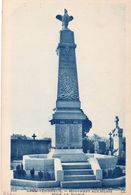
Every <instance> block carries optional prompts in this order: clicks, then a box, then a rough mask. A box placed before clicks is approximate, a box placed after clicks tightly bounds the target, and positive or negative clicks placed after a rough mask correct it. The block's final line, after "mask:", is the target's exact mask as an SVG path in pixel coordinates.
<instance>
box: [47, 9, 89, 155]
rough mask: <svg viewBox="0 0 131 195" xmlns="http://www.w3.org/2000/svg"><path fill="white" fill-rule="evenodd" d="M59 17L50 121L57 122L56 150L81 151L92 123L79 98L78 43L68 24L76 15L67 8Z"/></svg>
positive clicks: (54, 123)
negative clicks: (52, 111) (56, 59)
mask: <svg viewBox="0 0 131 195" xmlns="http://www.w3.org/2000/svg"><path fill="white" fill-rule="evenodd" d="M56 18H57V19H58V20H60V21H61V22H62V29H61V31H60V43H59V44H58V47H57V54H58V55H59V68H58V88H57V100H56V109H55V112H54V114H53V118H52V120H51V121H50V122H51V124H52V125H55V141H56V143H55V148H56V150H57V152H58V151H59V152H60V151H61V149H65V151H66V152H71V151H72V152H73V153H74V152H78V151H81V152H82V134H83V132H84V131H86V132H88V131H89V129H90V128H91V126H92V123H91V121H90V120H89V119H88V117H87V116H86V115H85V114H84V112H83V110H82V109H81V102H80V98H79V87H78V78H77V66H76V55H75V49H76V44H75V41H74V32H73V31H71V30H70V29H69V28H68V25H69V22H70V21H71V20H73V16H69V15H68V12H67V10H66V9H65V10H64V15H63V16H61V15H57V16H56Z"/></svg>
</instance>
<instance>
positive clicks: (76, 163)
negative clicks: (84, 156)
mask: <svg viewBox="0 0 131 195" xmlns="http://www.w3.org/2000/svg"><path fill="white" fill-rule="evenodd" d="M63 165H91V164H90V163H88V162H67V163H66V162H65V163H62V166H63Z"/></svg>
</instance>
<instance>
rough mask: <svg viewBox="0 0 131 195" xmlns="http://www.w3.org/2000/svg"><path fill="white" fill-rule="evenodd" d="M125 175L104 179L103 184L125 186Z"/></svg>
mask: <svg viewBox="0 0 131 195" xmlns="http://www.w3.org/2000/svg"><path fill="white" fill-rule="evenodd" d="M125 180H126V178H125V176H122V177H119V178H113V179H103V180H102V186H103V187H120V186H125Z"/></svg>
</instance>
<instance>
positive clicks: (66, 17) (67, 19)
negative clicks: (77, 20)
mask: <svg viewBox="0 0 131 195" xmlns="http://www.w3.org/2000/svg"><path fill="white" fill-rule="evenodd" d="M56 18H57V19H58V20H60V21H62V30H66V29H68V24H69V22H70V21H71V20H73V16H69V15H68V11H67V10H66V9H64V15H63V16H62V15H57V16H56Z"/></svg>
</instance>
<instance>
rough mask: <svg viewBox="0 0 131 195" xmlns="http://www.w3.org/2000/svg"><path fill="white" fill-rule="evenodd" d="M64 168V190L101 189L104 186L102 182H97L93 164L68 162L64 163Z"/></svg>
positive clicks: (62, 183)
mask: <svg viewBox="0 0 131 195" xmlns="http://www.w3.org/2000/svg"><path fill="white" fill-rule="evenodd" d="M62 167H63V170H64V181H62V182H61V187H62V188H68V189H70V188H72V189H79V188H99V187H101V185H102V184H101V181H100V180H96V176H95V175H94V172H93V170H92V168H91V164H90V163H89V162H87V161H84V162H66V163H62Z"/></svg>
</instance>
